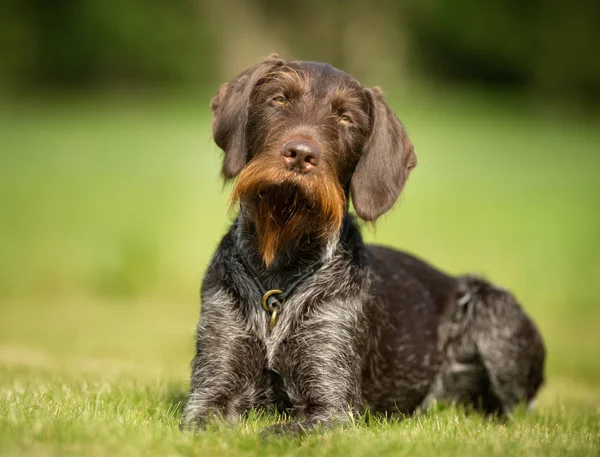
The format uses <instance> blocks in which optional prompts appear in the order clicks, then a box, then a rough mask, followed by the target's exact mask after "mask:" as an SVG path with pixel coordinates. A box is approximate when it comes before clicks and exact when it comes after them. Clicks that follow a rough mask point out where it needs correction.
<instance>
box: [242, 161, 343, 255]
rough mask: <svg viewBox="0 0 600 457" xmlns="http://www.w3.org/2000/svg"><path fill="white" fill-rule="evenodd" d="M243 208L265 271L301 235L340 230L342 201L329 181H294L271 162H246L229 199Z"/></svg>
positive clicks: (324, 234) (335, 185) (333, 182)
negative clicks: (246, 206)
mask: <svg viewBox="0 0 600 457" xmlns="http://www.w3.org/2000/svg"><path fill="white" fill-rule="evenodd" d="M241 201H244V202H245V203H248V211H249V216H250V221H249V222H251V223H253V224H254V226H255V227H256V234H257V241H258V249H259V251H260V253H261V256H262V259H263V262H264V263H265V265H266V266H269V265H270V264H271V263H273V260H275V257H276V256H277V254H279V253H280V252H281V251H282V249H283V248H284V247H285V246H289V245H290V244H293V243H298V242H299V241H300V239H301V238H302V237H303V236H305V235H314V236H317V237H319V238H328V237H331V236H334V235H335V234H336V233H337V232H338V231H339V229H340V227H341V225H342V220H343V217H344V208H345V206H346V197H345V194H344V190H343V189H342V186H341V185H340V183H339V182H338V180H337V179H336V178H335V177H333V178H332V177H330V176H324V174H321V176H317V175H312V176H299V175H296V174H294V173H292V172H290V171H288V170H286V169H284V168H283V167H282V166H281V164H280V163H279V162H278V161H277V162H276V163H269V160H268V159H262V160H254V161H252V162H250V163H249V164H248V165H247V166H246V167H245V168H244V169H243V170H242V172H241V173H240V176H239V178H238V180H237V182H236V184H235V187H234V188H233V192H232V195H231V204H232V206H233V205H235V204H236V203H238V202H241Z"/></svg>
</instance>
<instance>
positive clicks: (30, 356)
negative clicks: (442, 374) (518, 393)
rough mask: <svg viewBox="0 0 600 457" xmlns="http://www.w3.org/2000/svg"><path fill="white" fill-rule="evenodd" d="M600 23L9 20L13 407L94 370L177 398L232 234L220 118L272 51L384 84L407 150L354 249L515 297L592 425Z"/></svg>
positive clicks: (138, 2)
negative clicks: (400, 180)
mask: <svg viewBox="0 0 600 457" xmlns="http://www.w3.org/2000/svg"><path fill="white" fill-rule="evenodd" d="M599 5H600V4H599V3H598V2H594V1H592V0H575V1H574V2H570V3H565V2H561V1H558V0H545V1H542V0H532V1H529V2H518V1H508V0H505V1H499V2H476V1H472V0H455V1H453V2H449V1H443V0H421V1H417V0H404V1H401V2H394V1H376V2H373V3H366V2H357V1H352V0H351V1H345V2H341V1H339V0H321V1H318V2H317V1H315V0H308V1H300V0H292V1H289V2H277V1H274V0H258V1H251V0H221V1H219V2H208V1H206V0H181V1H176V2H175V1H173V2H159V1H142V0H122V1H119V2H117V1H108V0H87V1H85V2H82V1H76V0H55V1H53V2H35V1H31V0H8V1H5V2H3V6H2V7H1V8H2V9H1V10H0V59H1V61H0V62H1V65H0V94H1V95H0V209H1V213H0V246H1V248H0V368H1V370H2V373H4V374H5V375H6V376H5V377H4V379H7V380H8V381H6V382H7V383H9V384H7V385H12V384H10V383H12V382H13V381H14V380H15V379H16V380H24V379H27V378H30V377H32V376H33V377H35V376H37V374H36V373H38V374H39V373H41V372H44V373H46V372H48V373H50V374H49V375H48V376H50V377H52V376H54V374H52V373H59V374H61V375H62V374H64V373H70V372H73V371H74V372H79V371H80V370H81V371H82V372H90V373H96V374H97V375H98V376H105V375H107V374H110V373H113V372H118V373H121V372H123V371H125V372H128V373H132V375H133V376H136V375H141V376H145V375H147V374H148V373H158V374H159V376H162V377H163V378H162V379H168V380H175V381H176V382H178V383H180V384H178V385H181V386H183V387H181V389H182V390H184V389H185V387H184V386H185V382H186V378H187V376H188V362H189V360H190V358H191V353H192V347H193V329H194V326H195V323H196V319H197V316H198V309H199V299H198V289H199V286H200V282H201V278H202V274H203V271H204V269H205V268H206V265H207V263H208V261H209V259H210V256H211V255H212V252H213V251H214V249H215V247H216V245H217V243H218V240H219V238H220V237H221V236H222V234H223V233H224V232H225V230H226V229H227V226H228V224H229V223H230V221H231V219H232V217H233V214H231V213H228V211H227V208H228V192H229V188H228V187H223V185H222V182H221V180H220V178H219V174H218V172H219V168H220V166H219V161H220V151H219V150H218V149H217V147H216V146H215V145H214V144H213V143H212V140H211V138H210V112H209V108H208V102H209V100H210V97H211V96H212V95H213V94H214V93H215V92H216V90H217V88H218V86H219V84H220V83H222V82H224V81H226V80H228V79H229V78H231V77H233V76H234V75H235V74H236V73H237V72H239V71H241V70H242V69H244V68H245V67H246V66H248V65H250V64H252V63H254V62H256V61H258V60H260V58H261V57H263V56H265V55H267V54H270V53H272V52H278V53H280V54H281V55H282V57H284V58H301V59H311V60H321V61H328V62H331V63H333V64H335V65H336V66H339V67H340V68H342V69H344V70H347V71H349V72H350V73H352V74H354V75H355V76H356V77H358V78H359V79H360V80H361V81H363V82H364V83H365V84H366V85H369V86H374V85H379V86H381V87H382V88H383V89H384V91H385V93H386V95H387V97H388V100H389V102H390V104H391V105H392V106H393V108H394V109H395V110H396V112H397V114H398V116H399V118H400V119H401V120H402V121H403V122H404V123H405V125H406V127H407V130H408V132H409V134H410V136H411V139H412V141H413V143H414V144H415V148H416V152H417V155H418V157H419V166H418V167H417V169H416V170H415V172H414V173H413V174H412V176H411V179H410V181H409V183H408V185H407V187H406V190H405V192H404V194H403V195H402V196H401V198H400V201H399V204H398V205H397V206H396V207H395V208H394V209H393V210H392V211H391V212H390V213H389V214H387V215H386V216H385V217H383V218H382V219H381V220H380V221H379V222H378V223H377V226H376V228H375V229H372V228H368V227H366V228H365V230H364V233H365V237H366V238H367V239H368V240H375V241H376V242H378V243H384V244H388V245H391V246H395V247H398V248H403V249H406V250H408V251H411V252H413V253H415V254H417V255H419V256H421V257H423V258H425V259H427V260H428V261H430V262H432V263H434V264H435V265H437V266H439V267H441V268H443V269H445V270H446V271H448V272H450V273H462V272H475V273H479V274H483V275H486V276H488V277H489V278H491V279H492V280H493V281H495V282H498V283H500V284H502V285H504V286H506V287H508V288H510V289H511V290H513V291H514V292H515V293H516V295H517V296H518V298H519V299H520V300H521V301H522V303H523V305H524V307H525V308H526V310H527V311H528V312H529V313H530V314H531V315H532V316H533V317H534V319H535V320H536V322H537V323H538V324H539V326H540V329H541V331H542V334H543V336H544V338H545V340H546V343H547V346H548V351H549V352H548V354H549V358H548V379H549V382H548V386H547V387H546V390H544V393H543V394H542V403H544V402H545V404H547V405H550V404H555V402H556V401H557V399H568V401H573V402H581V403H585V404H590V403H591V404H593V405H595V407H596V408H597V407H598V405H600V366H599V364H598V351H599V350H600V336H599V335H598V328H599V326H600V307H599V306H598V301H599V299H600V279H599V278H600V261H599V260H598V259H600V184H599V177H598V176H599V172H600V128H599V127H600V113H599V111H598V107H599V101H600V59H598V55H597V50H598V45H599V41H600V40H599V38H600V27H598V24H599V23H600V21H599V18H600V6H599ZM21 369H24V370H25V371H24V372H21V371H18V370H21ZM15 370H17V371H15ZM23 373H24V374H23ZM74 376H75V379H79V378H78V376H80V374H75V375H74ZM14 382H16V381H14ZM7 388H8V387H7Z"/></svg>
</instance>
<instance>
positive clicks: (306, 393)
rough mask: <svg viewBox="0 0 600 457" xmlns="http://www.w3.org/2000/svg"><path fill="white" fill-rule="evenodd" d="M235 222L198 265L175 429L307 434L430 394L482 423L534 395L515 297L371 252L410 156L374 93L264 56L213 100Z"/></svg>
mask: <svg viewBox="0 0 600 457" xmlns="http://www.w3.org/2000/svg"><path fill="white" fill-rule="evenodd" d="M211 108H212V111H213V114H214V118H213V125H212V127H213V136H214V140H215V142H216V143H217V145H218V146H219V147H220V148H221V149H223V151H224V153H225V155H224V161H223V168H222V174H223V176H224V178H225V179H226V180H233V179H234V178H237V181H236V182H235V186H234V188H233V193H232V201H233V204H234V205H236V206H237V205H239V213H238V215H237V218H236V219H235V221H234V222H233V224H232V226H231V228H230V229H229V231H228V233H227V234H226V235H225V236H224V237H223V239H222V241H221V243H220V245H219V247H218V249H217V252H216V253H215V255H214V257H213V259H212V261H211V263H210V266H209V268H208V270H207V272H206V276H205V278H204V281H203V284H202V290H201V296H202V297H201V298H202V310H201V314H200V322H199V324H198V329H197V336H196V354H195V356H194V359H193V361H192V379H191V387H190V393H189V398H188V401H187V405H186V406H185V409H184V414H183V421H182V424H183V425H192V426H193V425H199V424H203V423H204V422H205V421H206V420H208V419H209V418H211V417H215V416H216V417H219V418H222V419H224V420H230V421H235V420H236V419H238V418H239V417H240V416H241V415H242V414H243V413H244V412H245V411H247V410H248V409H250V408H255V407H269V406H274V407H277V408H278V409H279V410H281V411H287V412H289V414H290V415H291V417H293V418H294V420H293V421H290V422H287V423H284V424H282V425H280V426H279V430H283V431H286V430H289V431H294V430H307V429H311V428H314V427H315V426H317V425H319V424H320V425H323V426H327V425H330V424H334V423H338V422H343V421H347V420H349V419H350V418H351V417H352V415H354V414H357V413H361V412H362V411H364V410H365V409H369V410H371V411H373V412H375V413H381V414H384V415H393V414H409V413H412V412H414V411H416V410H417V409H419V408H424V407H426V406H427V405H428V404H430V403H431V402H432V401H434V400H443V401H456V402H459V403H462V404H465V405H472V406H473V407H474V408H476V409H481V410H484V411H486V412H490V413H499V414H503V413H506V412H509V411H510V410H511V409H512V408H513V407H514V406H515V405H516V404H517V403H519V402H529V401H531V400H532V399H533V397H534V395H535V394H536V392H537V390H538V388H539V387H540V385H541V384H542V382H543V368H544V358H545V350H544V346H543V343H542V339H541V337H540V335H539V333H538V331H537V330H536V328H535V326H534V324H533V323H532V321H531V320H530V319H529V318H528V317H527V315H526V314H525V313H524V312H523V310H522V309H521V307H520V305H519V304H518V302H517V301H516V300H515V298H514V297H513V296H512V295H511V294H510V293H509V292H507V291H506V290H503V289H501V288H499V287H496V286H494V285H493V284H491V283H489V282H488V281H486V280H484V279H481V278H477V277H472V276H465V277H451V276H448V275H446V274H444V273H442V272H440V271H438V270H436V269H434V268H433V267H431V266H429V265H428V264H427V263H424V262H423V261H421V260H418V259H417V258H415V257H412V256H411V255H408V254H406V253H403V252H399V251H396V250H393V249H389V248H385V247H380V246H370V245H365V244H364V243H363V241H362V239H361V235H360V232H359V230H358V227H357V224H356V222H355V220H354V219H353V217H352V216H351V215H350V214H349V212H348V207H349V200H350V199H352V202H353V204H354V208H355V211H356V215H357V216H358V217H359V218H360V219H362V220H364V221H375V220H376V219H377V218H378V217H379V216H381V215H382V214H383V213H385V212H386V211H387V210H389V209H390V208H391V207H392V205H393V204H394V202H395V201H396V199H397V198H398V196H399V194H400V192H401V191H402V188H403V187H404V185H405V183H406V180H407V178H408V175H409V173H410V171H411V170H412V169H413V168H414V167H415V165H416V163H417V160H416V156H415V153H414V150H413V146H412V144H411V142H410V140H409V139H408V136H407V134H406V131H405V129H404V127H403V126H402V124H401V123H400V122H399V121H398V119H397V118H396V116H395V114H394V113H393V111H392V110H391V109H390V107H389V106H388V105H387V104H386V102H385V100H384V98H383V96H382V93H381V92H380V91H379V90H378V89H367V88H365V87H363V86H362V85H361V84H360V83H359V82H357V81H356V80H355V79H353V78H352V77H351V76H349V75H348V74H346V73H343V72H342V71H340V70H337V69H335V68H333V67H332V66H330V65H327V64H322V63H315V62H303V61H285V60H282V59H280V58H279V57H278V56H271V57H269V58H267V59H266V60H264V61H263V62H262V63H260V64H258V65H256V66H254V67H252V68H249V69H247V70H246V71H244V72H243V73H241V74H240V75H239V76H237V77H236V78H235V79H233V80H232V81H231V82H229V83H227V84H224V85H223V86H222V87H221V88H220V90H219V92H218V94H217V95H216V96H215V97H214V98H213V100H212V102H211Z"/></svg>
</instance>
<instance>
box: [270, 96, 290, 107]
mask: <svg viewBox="0 0 600 457" xmlns="http://www.w3.org/2000/svg"><path fill="white" fill-rule="evenodd" d="M271 102H273V104H275V105H285V104H286V103H287V98H285V97H284V96H283V95H278V96H276V97H273V98H272V99H271Z"/></svg>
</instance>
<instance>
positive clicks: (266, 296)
mask: <svg viewBox="0 0 600 457" xmlns="http://www.w3.org/2000/svg"><path fill="white" fill-rule="evenodd" d="M282 293H283V291H281V290H279V289H271V290H269V291H267V292H266V293H265V294H264V295H263V297H262V307H263V308H264V309H265V311H268V312H269V313H272V312H273V309H272V308H271V307H270V306H269V304H268V303H267V300H268V299H269V297H270V296H271V295H277V294H282Z"/></svg>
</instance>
